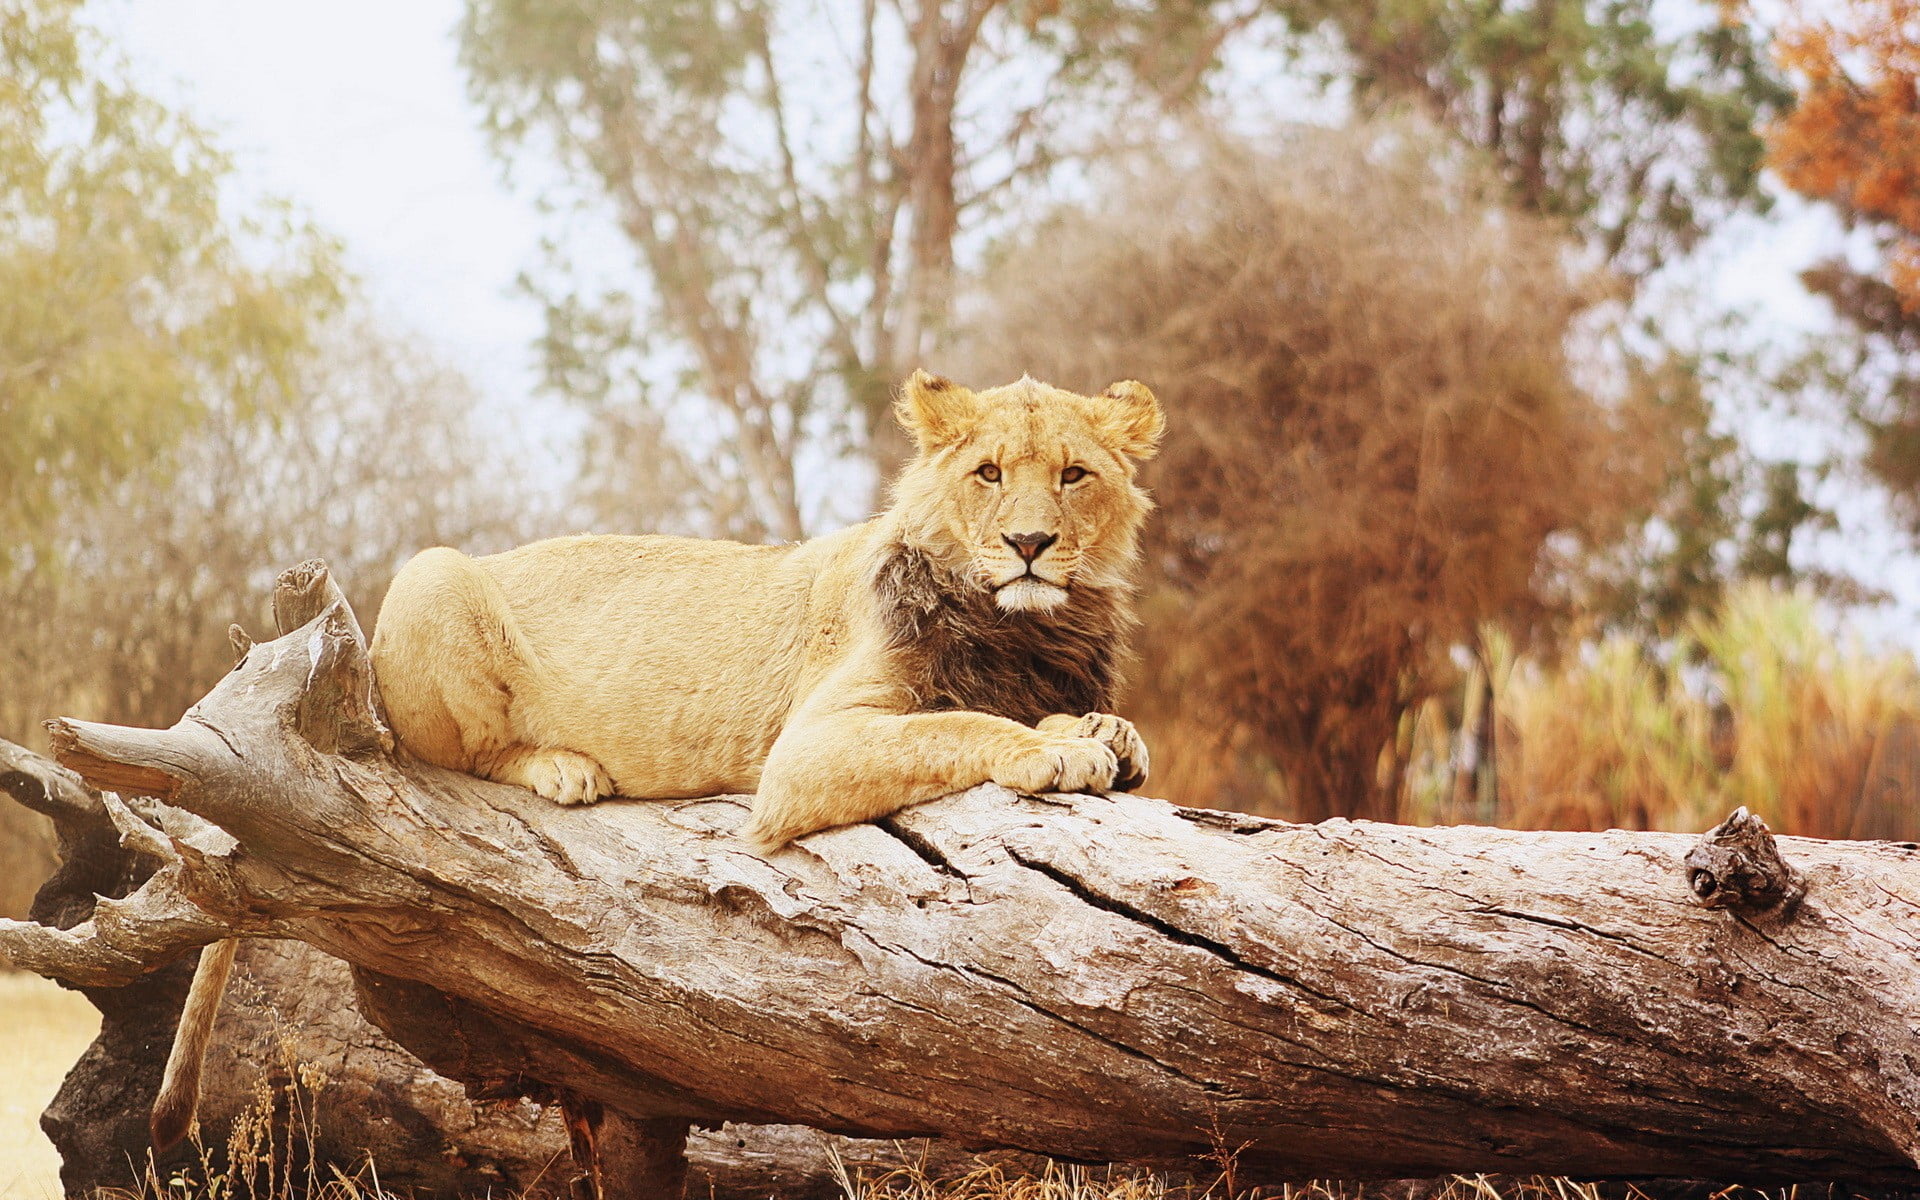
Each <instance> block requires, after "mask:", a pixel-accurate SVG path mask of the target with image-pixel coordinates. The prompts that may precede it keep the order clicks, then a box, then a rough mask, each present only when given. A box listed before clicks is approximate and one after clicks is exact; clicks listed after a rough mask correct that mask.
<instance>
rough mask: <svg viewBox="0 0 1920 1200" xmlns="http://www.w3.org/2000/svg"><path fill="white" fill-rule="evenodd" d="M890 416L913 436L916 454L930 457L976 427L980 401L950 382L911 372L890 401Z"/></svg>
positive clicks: (920, 372) (969, 392)
mask: <svg viewBox="0 0 1920 1200" xmlns="http://www.w3.org/2000/svg"><path fill="white" fill-rule="evenodd" d="M893 414H894V416H896V417H898V418H899V419H900V424H901V425H903V426H905V427H906V430H907V432H908V433H910V434H912V435H913V440H914V444H915V445H917V446H918V447H919V448H920V453H922V454H930V453H932V452H933V451H935V450H938V449H939V448H940V447H942V446H946V445H950V444H952V443H954V442H957V441H959V440H960V439H961V438H963V437H965V436H966V435H967V433H968V432H969V431H970V430H971V429H972V428H973V427H974V426H975V425H976V424H978V423H979V420H980V401H979V399H978V397H976V396H975V395H974V394H973V393H972V392H971V391H969V390H967V389H966V388H963V387H961V386H960V385H959V384H957V383H955V382H953V381H952V380H951V379H942V378H941V377H940V376H938V375H932V374H929V373H928V372H926V371H915V372H914V373H913V374H912V375H910V376H908V378H907V382H906V385H905V386H904V387H902V388H901V389H900V395H899V397H898V398H897V399H896V400H894V402H893Z"/></svg>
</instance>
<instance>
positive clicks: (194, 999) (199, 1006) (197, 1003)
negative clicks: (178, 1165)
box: [147, 939, 240, 1150]
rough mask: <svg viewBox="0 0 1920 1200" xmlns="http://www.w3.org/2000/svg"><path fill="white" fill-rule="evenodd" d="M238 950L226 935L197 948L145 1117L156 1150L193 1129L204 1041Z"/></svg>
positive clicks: (166, 1147) (209, 1035)
mask: <svg viewBox="0 0 1920 1200" xmlns="http://www.w3.org/2000/svg"><path fill="white" fill-rule="evenodd" d="M239 949H240V943H239V942H238V941H234V940H232V939H229V940H227V941H224V942H215V943H214V944H213V945H211V946H208V947H206V948H205V949H203V950H201V951H200V962H199V964H198V965H197V966H195V967H194V969H193V983H192V984H191V985H190V986H189V987H188V989H187V1004H186V1007H185V1008H183V1009H182V1010H181V1011H180V1028H179V1030H178V1031H177V1032H176V1033H175V1034H174V1039H173V1051H172V1053H170V1054H168V1055H167V1067H166V1070H165V1071H164V1072H163V1073H162V1074H161V1076H160V1092H159V1094H158V1095H157V1096H156V1097H155V1098H154V1102H153V1112H152V1113H151V1114H150V1116H149V1117H148V1120H147V1130H148V1133H149V1134H150V1135H151V1136H152V1138H153V1145H154V1148H155V1149H156V1150H170V1149H172V1148H173V1147H174V1146H176V1145H178V1144H179V1143H180V1139H181V1138H184V1137H186V1136H187V1132H188V1130H190V1129H192V1128H193V1116H194V1110H195V1109H197V1108H199V1107H200V1073H201V1071H202V1070H203V1069H204V1068H205V1066H206V1061H207V1043H208V1041H210V1040H211V1039H212V1037H213V1019H214V1017H216V1016H218V1015H219V1013H220V997H221V996H222V995H223V994H225V992H226V990H227V976H229V975H230V974H232V973H233V960H234V956H235V955H236V954H237V953H238V952H239Z"/></svg>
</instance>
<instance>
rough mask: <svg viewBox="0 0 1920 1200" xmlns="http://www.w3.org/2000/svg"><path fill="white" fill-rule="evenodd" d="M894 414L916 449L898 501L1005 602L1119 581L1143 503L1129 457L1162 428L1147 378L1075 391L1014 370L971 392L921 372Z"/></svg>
mask: <svg viewBox="0 0 1920 1200" xmlns="http://www.w3.org/2000/svg"><path fill="white" fill-rule="evenodd" d="M896 411H897V412H898V414H899V416H900V420H901V423H902V424H904V425H905V426H906V427H907V429H908V431H909V432H911V433H912V434H913V436H914V439H915V441H916V442H917V443H918V445H919V449H920V453H919V454H918V456H916V457H915V459H914V460H913V462H911V463H910V464H908V466H907V468H906V470H904V471H903V472H902V473H901V476H900V479H899V482H898V483H897V485H896V489H895V490H896V493H897V496H898V499H899V503H900V506H901V507H902V508H903V510H904V511H905V514H906V516H907V519H908V527H909V529H910V530H911V533H912V536H914V537H915V538H916V540H918V541H919V542H920V543H921V544H922V547H923V548H924V549H926V550H927V551H928V552H930V553H932V554H934V555H936V556H938V557H939V558H940V559H941V560H942V561H944V562H945V563H946V565H947V566H948V567H949V568H950V569H952V570H953V571H954V572H955V573H956V574H958V575H961V576H962V577H963V578H966V579H968V580H970V581H971V582H972V583H973V584H975V585H976V586H978V587H979V588H981V589H982V590H983V591H987V592H990V593H992V595H993V597H994V599H995V601H996V602H997V603H998V604H999V606H1000V607H1001V608H1003V609H1007V610H1010V611H1031V610H1044V609H1050V608H1054V607H1056V606H1058V605H1061V604H1064V603H1066V602H1067V600H1068V599H1069V598H1070V597H1071V594H1072V590H1073V588H1074V587H1076V586H1093V587H1119V586H1124V585H1125V583H1126V573H1127V569H1128V568H1129V567H1130V566H1131V564H1132V562H1133V560H1134V557H1135V554H1136V549H1135V544H1136V539H1137V535H1138V532H1139V528H1140V523H1141V521H1142V520H1143V519H1144V518H1145V517H1146V514H1147V511H1148V509H1149V508H1150V507H1151V505H1150V503H1149V502H1148V500H1147V497H1146V494H1145V493H1143V492H1142V491H1141V490H1140V489H1139V488H1137V487H1135V486H1134V482H1133V477H1134V469H1135V464H1136V463H1137V462H1138V461H1140V460H1142V459H1145V458H1148V457H1150V456H1151V455H1152V454H1153V451H1154V447H1155V445H1156V443H1157V442H1158V441H1159V438H1160V433H1161V429H1162V427H1163V420H1162V418H1161V415H1160V406H1159V404H1158V403H1157V402H1156V401H1155V400H1154V398H1153V393H1152V392H1150V391H1148V390H1147V388H1146V387H1145V386H1143V385H1141V384H1138V383H1134V382H1132V381H1127V382H1124V383H1116V384H1114V385H1113V386H1112V387H1110V388H1108V389H1107V390H1106V391H1105V392H1103V393H1102V394H1100V395H1098V396H1082V395H1079V394H1077V393H1074V392H1068V391H1063V390H1061V389H1059V388H1055V387H1049V386H1048V385H1046V384H1044V383H1037V382H1035V381H1033V380H1031V379H1022V380H1020V381H1019V382H1018V383H1011V384H1008V385H1007V386H1005V387H999V388H993V389H992V390H990V391H984V392H978V393H975V392H972V391H969V390H968V389H966V388H964V387H961V386H960V385H958V384H955V383H951V382H949V381H947V380H945V379H940V378H938V377H936V376H933V375H929V374H927V373H926V372H924V371H916V372H914V374H913V377H912V378H911V379H909V380H908V381H907V384H906V387H905V388H904V389H903V390H902V393H901V396H900V399H899V402H898V404H897V405H896Z"/></svg>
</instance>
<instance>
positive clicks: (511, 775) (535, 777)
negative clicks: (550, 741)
mask: <svg viewBox="0 0 1920 1200" xmlns="http://www.w3.org/2000/svg"><path fill="white" fill-rule="evenodd" d="M494 778H496V779H498V780H500V781H501V782H502V783H517V784H519V785H520V786H521V787H523V788H526V789H528V790H529V791H532V792H536V793H538V794H539V795H542V796H545V797H546V798H547V799H549V800H551V801H553V802H554V803H555V804H592V803H593V802H594V801H595V800H598V799H600V798H601V797H602V796H611V795H612V794H613V780H611V779H609V778H608V777H607V772H606V769H605V768H604V767H602V766H601V765H600V764H599V763H597V762H595V761H594V760H593V759H591V758H588V757H587V756H586V755H584V754H580V753H576V752H575V751H572V750H557V749H555V750H523V751H521V752H520V753H519V754H517V755H515V756H514V759H513V761H512V762H511V763H509V764H505V769H504V770H503V771H501V772H500V773H499V774H498V775H496V776H495V777H494Z"/></svg>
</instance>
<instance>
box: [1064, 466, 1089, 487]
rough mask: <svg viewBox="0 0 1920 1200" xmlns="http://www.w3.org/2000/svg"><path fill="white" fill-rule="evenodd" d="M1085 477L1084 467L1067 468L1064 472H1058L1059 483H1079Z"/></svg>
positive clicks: (1085, 470)
mask: <svg viewBox="0 0 1920 1200" xmlns="http://www.w3.org/2000/svg"><path fill="white" fill-rule="evenodd" d="M1086 477H1087V469H1086V468H1085V467H1068V468H1067V469H1066V470H1064V471H1062V472H1060V482H1061V483H1079V482H1080V481H1081V480H1082V479H1085V478H1086Z"/></svg>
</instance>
